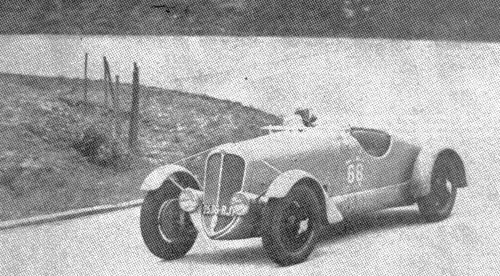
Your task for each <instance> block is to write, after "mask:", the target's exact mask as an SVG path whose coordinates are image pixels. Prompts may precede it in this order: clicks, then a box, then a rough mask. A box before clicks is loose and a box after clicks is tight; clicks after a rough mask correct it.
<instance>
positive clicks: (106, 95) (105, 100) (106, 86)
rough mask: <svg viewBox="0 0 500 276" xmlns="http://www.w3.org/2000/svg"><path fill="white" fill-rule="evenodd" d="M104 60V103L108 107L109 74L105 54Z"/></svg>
mask: <svg viewBox="0 0 500 276" xmlns="http://www.w3.org/2000/svg"><path fill="white" fill-rule="evenodd" d="M102 62H103V65H104V77H103V79H102V80H103V82H104V104H105V105H106V107H108V106H109V105H108V86H109V85H108V81H107V80H108V75H107V71H106V65H107V64H108V61H107V60H106V57H105V56H103V57H102Z"/></svg>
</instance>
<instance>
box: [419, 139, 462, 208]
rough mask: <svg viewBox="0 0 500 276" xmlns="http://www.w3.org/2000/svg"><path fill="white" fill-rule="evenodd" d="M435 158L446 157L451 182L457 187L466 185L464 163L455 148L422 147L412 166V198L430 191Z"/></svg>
mask: <svg viewBox="0 0 500 276" xmlns="http://www.w3.org/2000/svg"><path fill="white" fill-rule="evenodd" d="M437 158H446V160H447V162H449V163H451V170H452V172H451V177H452V178H453V179H451V182H452V183H453V185H454V186H455V187H457V188H463V187H466V186H467V176H466V173H465V167H464V163H463V161H462V158H461V157H460V155H459V154H458V153H457V151H456V150H453V149H450V148H446V147H442V148H435V149H423V150H422V151H420V153H419V154H418V157H417V159H416V160H415V164H414V166H413V174H412V181H413V186H412V187H413V188H412V194H413V196H414V198H419V197H422V196H425V195H427V194H429V193H430V191H431V176H432V170H433V168H434V164H435V162H436V160H437Z"/></svg>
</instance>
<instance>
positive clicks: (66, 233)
mask: <svg viewBox="0 0 500 276" xmlns="http://www.w3.org/2000/svg"><path fill="white" fill-rule="evenodd" d="M468 133H469V134H467V135H461V136H460V137H461V144H462V145H463V146H464V149H465V150H467V155H466V166H467V171H468V173H469V177H470V178H469V181H470V186H469V187H468V188H466V189H462V190H459V193H458V198H457V201H456V203H455V208H454V210H453V213H452V216H451V217H450V218H448V219H447V220H445V221H442V222H438V223H426V222H424V221H423V219H422V218H421V217H420V215H419V213H418V211H417V207H416V206H410V207H404V208H397V209H390V210H386V211H383V212H380V213H374V214H369V215H366V216H365V217H364V218H361V219H359V220H355V221H351V222H347V223H345V224H342V225H339V226H336V227H328V228H326V229H325V230H324V233H323V235H322V239H321V241H320V243H319V244H318V246H317V248H316V250H315V251H314V252H313V253H312V254H311V256H310V258H309V259H308V260H307V261H306V262H305V263H302V264H299V265H295V266H292V267H285V268H281V267H278V266H276V265H275V264H274V263H273V262H271V261H270V260H269V259H268V258H267V257H266V255H265V252H264V251H263V249H262V247H261V243H260V239H249V240H241V241H224V242H220V241H211V240H208V239H206V238H205V237H203V236H202V235H199V238H198V240H197V242H196V243H195V245H194V247H193V249H192V250H191V251H190V252H189V253H188V254H187V255H186V256H185V257H184V258H183V259H180V260H176V261H168V262H167V261H161V260H159V259H157V258H156V257H154V256H153V255H152V254H150V253H149V252H148V250H147V249H146V247H145V246H144V245H143V242H142V240H141V237H140V232H139V208H133V209H128V210H123V211H118V212H113V213H107V214H103V215H95V216H90V217H85V218H81V219H76V220H69V221H61V222H57V223H50V224H45V225H39V226H32V227H25V228H17V229H10V230H5V231H2V232H0V245H1V246H0V275H172V274H173V273H175V274H177V275H259V276H260V275H271V274H275V275H276V274H280V275H288V274H292V273H297V274H301V275H498V274H499V273H500V211H499V210H500V208H499V207H500V204H499V197H498V192H497V189H496V187H497V185H498V183H497V182H498V180H497V176H498V171H500V170H499V169H500V166H499V164H500V159H499V158H498V156H497V154H496V152H495V151H494V149H495V148H497V147H496V141H498V139H497V138H495V137H494V136H495V135H494V134H495V133H496V131H490V132H486V131H483V132H472V131H471V132H468ZM457 137H458V136H457Z"/></svg>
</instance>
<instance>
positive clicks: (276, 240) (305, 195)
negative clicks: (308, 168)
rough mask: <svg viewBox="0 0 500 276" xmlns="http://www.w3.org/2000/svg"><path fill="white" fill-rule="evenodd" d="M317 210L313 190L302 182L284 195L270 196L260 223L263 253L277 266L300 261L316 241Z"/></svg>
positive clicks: (317, 203) (317, 227) (316, 201)
mask: <svg viewBox="0 0 500 276" xmlns="http://www.w3.org/2000/svg"><path fill="white" fill-rule="evenodd" d="M319 210H320V208H319V202H318V199H317V198H316V195H315V193H314V191H313V190H312V189H311V188H309V187H307V186H305V185H297V186H295V187H293V188H292V190H291V191H290V193H289V194H288V195H287V196H286V197H284V198H278V199H270V200H269V202H268V204H267V205H266V207H265V208H264V218H263V222H262V223H263V225H262V226H263V229H262V230H263V235H262V242H263V245H264V249H265V250H266V252H267V255H268V256H269V257H270V258H271V259H272V260H273V261H275V262H276V263H278V264H280V265H291V264H296V263H300V262H303V261H304V260H305V259H306V258H307V257H308V256H309V254H310V253H311V252H312V250H313V249H314V246H315V244H316V237H317V234H318V230H319V226H320V225H319V220H318V217H319V216H318V214H319Z"/></svg>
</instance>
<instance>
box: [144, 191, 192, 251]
mask: <svg viewBox="0 0 500 276" xmlns="http://www.w3.org/2000/svg"><path fill="white" fill-rule="evenodd" d="M177 195H178V192H177V194H176V193H175V192H170V193H169V192H167V191H166V190H165V188H164V187H161V188H160V189H158V190H155V191H150V192H148V194H147V195H146V198H145V199H144V202H143V204H142V207H141V215H140V224H141V235H142V238H143V240H144V243H145V244H146V246H147V248H148V249H149V251H151V253H153V254H154V255H155V256H157V257H159V258H162V259H165V260H174V259H178V258H181V257H183V256H184V255H186V253H187V252H188V251H189V250H190V249H191V247H192V246H193V244H194V242H195V240H196V237H197V235H198V232H197V230H196V228H195V227H194V225H193V223H192V221H191V218H190V216H189V214H188V213H186V212H183V211H182V210H181V209H180V207H179V203H178V199H177Z"/></svg>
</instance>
